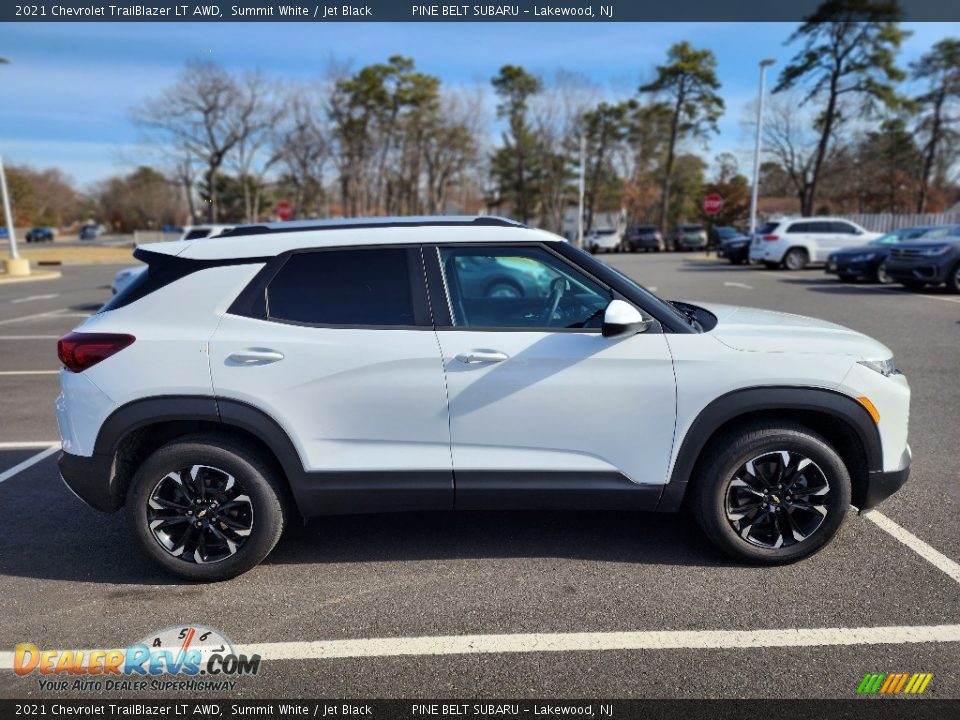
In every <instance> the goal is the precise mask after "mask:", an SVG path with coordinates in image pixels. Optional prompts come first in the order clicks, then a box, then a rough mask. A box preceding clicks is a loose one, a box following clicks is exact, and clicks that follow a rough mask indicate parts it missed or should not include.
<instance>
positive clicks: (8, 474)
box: [0, 443, 60, 483]
mask: <svg viewBox="0 0 960 720" xmlns="http://www.w3.org/2000/svg"><path fill="white" fill-rule="evenodd" d="M59 449H60V443H57V444H56V445H51V446H50V447H48V448H47V449H46V450H41V451H40V452H38V453H37V454H36V455H32V456H31V457H28V458H27V459H26V460H24V461H23V462H22V463H19V464H18V465H14V466H13V467H12V468H10V469H9V470H6V471H4V472H2V473H0V483H2V482H3V481H4V480H9V479H10V478H12V477H13V476H14V475H16V474H17V473H19V472H23V471H24V470H26V469H27V468H28V467H32V466H33V465H36V464H37V463H38V462H40V461H41V460H43V459H45V458H48V457H50V456H51V455H53V454H54V453H55V452H57V450H59Z"/></svg>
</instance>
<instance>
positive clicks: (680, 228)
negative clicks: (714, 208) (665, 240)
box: [670, 225, 707, 251]
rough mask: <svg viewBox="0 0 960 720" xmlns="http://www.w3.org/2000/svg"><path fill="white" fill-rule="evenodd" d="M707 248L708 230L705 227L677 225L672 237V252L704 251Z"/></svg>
mask: <svg viewBox="0 0 960 720" xmlns="http://www.w3.org/2000/svg"><path fill="white" fill-rule="evenodd" d="M706 247H707V230H706V228H704V227H703V225H677V227H676V228H675V229H674V231H673V233H671V235H670V248H671V249H672V250H680V251H683V250H704V249H706Z"/></svg>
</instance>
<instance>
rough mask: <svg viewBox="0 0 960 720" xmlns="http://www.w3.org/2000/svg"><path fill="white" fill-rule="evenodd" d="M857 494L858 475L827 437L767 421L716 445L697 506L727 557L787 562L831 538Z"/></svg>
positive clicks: (702, 468) (697, 489)
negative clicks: (854, 480) (854, 477)
mask: <svg viewBox="0 0 960 720" xmlns="http://www.w3.org/2000/svg"><path fill="white" fill-rule="evenodd" d="M850 492H851V491H850V474H849V472H848V471H847V468H846V466H845V465H844V463H843V460H842V459H841V458H840V456H839V455H838V454H837V452H836V450H834V449H833V448H832V447H831V446H830V444H829V443H828V442H827V441H826V440H825V439H824V438H822V437H821V436H820V435H818V434H816V433H814V432H813V431H811V430H809V429H807V428H805V427H803V426H800V425H794V424H792V423H760V424H756V425H752V426H749V427H746V428H744V429H742V430H740V431H739V432H734V433H732V434H728V435H726V436H724V437H723V438H719V439H718V440H717V441H716V442H714V443H712V445H711V448H710V449H709V450H708V451H707V455H706V456H705V457H704V459H703V461H702V462H701V463H700V464H699V472H698V474H697V476H696V477H695V478H694V495H693V498H692V506H693V511H694V515H695V517H696V519H697V522H698V524H699V525H700V527H701V528H702V529H703V531H704V532H705V533H706V535H707V537H709V538H710V540H712V541H713V543H714V544H715V545H716V546H717V547H718V548H719V549H720V550H722V551H723V552H724V553H726V554H727V555H729V556H731V557H734V558H736V559H738V560H742V561H746V562H751V563H756V564H760V565H779V564H783V563H789V562H794V561H796V560H800V559H802V558H805V557H808V556H809V555H812V554H813V553H815V552H817V551H818V550H820V549H821V548H822V547H823V546H824V545H826V544H827V543H828V542H829V541H830V539H831V538H832V537H833V536H834V534H835V533H836V532H837V530H838V529H839V527H840V524H841V523H842V522H843V518H844V516H845V515H846V512H847V508H848V506H849V505H850Z"/></svg>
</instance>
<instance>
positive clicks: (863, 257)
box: [850, 253, 877, 262]
mask: <svg viewBox="0 0 960 720" xmlns="http://www.w3.org/2000/svg"><path fill="white" fill-rule="evenodd" d="M876 256H877V254H876V253H860V254H859V255H854V256H853V257H852V258H850V262H868V261H870V260H873V259H874V258H875V257H876Z"/></svg>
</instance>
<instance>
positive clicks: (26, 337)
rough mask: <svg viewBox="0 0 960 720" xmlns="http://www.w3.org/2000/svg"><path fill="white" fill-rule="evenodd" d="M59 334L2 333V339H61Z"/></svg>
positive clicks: (0, 336)
mask: <svg viewBox="0 0 960 720" xmlns="http://www.w3.org/2000/svg"><path fill="white" fill-rule="evenodd" d="M59 339H60V336H59V335H0V340H59Z"/></svg>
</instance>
